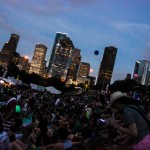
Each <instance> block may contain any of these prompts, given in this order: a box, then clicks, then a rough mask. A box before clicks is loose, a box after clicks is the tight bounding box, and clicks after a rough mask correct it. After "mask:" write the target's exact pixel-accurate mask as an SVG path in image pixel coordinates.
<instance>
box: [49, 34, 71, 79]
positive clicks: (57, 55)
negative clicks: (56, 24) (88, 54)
mask: <svg viewBox="0 0 150 150" xmlns="http://www.w3.org/2000/svg"><path fill="white" fill-rule="evenodd" d="M73 50H74V45H73V43H72V41H71V39H70V38H69V37H68V36H67V34H66V33H60V32H58V33H56V37H55V41H54V45H53V49H52V54H51V58H50V61H49V66H48V75H49V77H59V78H61V79H62V80H66V78H67V73H68V68H69V67H70V65H71V60H72V52H73Z"/></svg>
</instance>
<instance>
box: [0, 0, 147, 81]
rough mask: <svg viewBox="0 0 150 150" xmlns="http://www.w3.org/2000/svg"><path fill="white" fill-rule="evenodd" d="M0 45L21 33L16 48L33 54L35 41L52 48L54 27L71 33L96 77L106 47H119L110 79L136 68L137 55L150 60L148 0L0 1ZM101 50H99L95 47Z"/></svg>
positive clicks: (50, 50) (92, 74)
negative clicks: (12, 34) (96, 53)
mask: <svg viewBox="0 0 150 150" xmlns="http://www.w3.org/2000/svg"><path fill="white" fill-rule="evenodd" d="M0 9H1V12H0V23H1V27H0V35H1V37H0V49H2V47H3V45H4V43H5V42H6V41H8V40H9V37H10V35H11V33H15V34H18V35H19V36H20V41H19V43H18V48H17V52H19V53H20V54H21V55H28V56H29V58H30V61H31V59H32V57H33V53H34V48H35V45H36V44H37V43H41V44H44V45H46V46H47V47H48V50H47V54H46V58H47V61H48V62H49V58H50V55H51V52H52V46H53V43H54V39H55V34H56V32H63V33H67V34H68V36H69V37H70V38H71V40H72V41H73V44H74V46H75V48H79V49H81V56H82V62H87V63H90V66H91V68H92V69H93V70H94V71H93V72H91V74H90V75H91V76H95V77H97V76H98V71H99V67H100V66H99V64H100V61H101V59H102V56H103V53H104V49H105V47H108V46H114V47H116V48H117V49H118V53H117V56H116V62H115V66H114V71H113V77H112V80H117V79H124V78H125V77H126V74H127V73H131V74H132V73H133V70H134V64H135V61H137V60H150V59H149V58H150V44H149V39H150V17H149V14H150V1H149V0H145V1H143V0H136V2H135V1H129V0H126V1H125V2H120V1H119V0H107V1H104V0H102V1H98V0H94V1H89V0H82V1H74V0H72V1H64V0H61V1H60V0H56V1H52V0H50V1H48V2H47V1H46V0H43V1H42V2H41V1H38V0H36V1H35V0H33V1H32V3H30V2H29V1H25V0H22V1H18V0H2V1H1V6H0ZM95 50H98V51H99V55H95V54H94V51H95Z"/></svg>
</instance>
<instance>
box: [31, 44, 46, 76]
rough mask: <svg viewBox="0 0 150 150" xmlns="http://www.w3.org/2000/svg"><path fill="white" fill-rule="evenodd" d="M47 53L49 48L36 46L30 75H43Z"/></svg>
mask: <svg viewBox="0 0 150 150" xmlns="http://www.w3.org/2000/svg"><path fill="white" fill-rule="evenodd" d="M46 52H47V47H46V46H45V45H43V44H36V47H35V50H34V54H33V58H32V61H31V65H30V68H29V73H33V72H34V73H36V74H38V75H42V74H43V70H44V63H45V56H46Z"/></svg>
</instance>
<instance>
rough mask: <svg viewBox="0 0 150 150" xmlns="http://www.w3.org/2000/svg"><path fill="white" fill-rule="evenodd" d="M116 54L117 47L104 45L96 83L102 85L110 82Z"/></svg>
mask: <svg viewBox="0 0 150 150" xmlns="http://www.w3.org/2000/svg"><path fill="white" fill-rule="evenodd" d="M116 54H117V48H115V47H113V46H110V47H105V50H104V54H103V58H102V62H101V64H100V69H99V73H98V78H97V83H96V85H98V86H102V87H104V86H106V85H107V84H110V82H111V78H112V73H113V69H114V64H115V59H116Z"/></svg>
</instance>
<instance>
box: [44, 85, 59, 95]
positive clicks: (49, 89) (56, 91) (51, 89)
mask: <svg viewBox="0 0 150 150" xmlns="http://www.w3.org/2000/svg"><path fill="white" fill-rule="evenodd" d="M45 89H46V90H47V91H49V92H50V93H52V94H60V93H61V91H59V90H57V89H56V88H54V87H53V86H49V87H46V88H45Z"/></svg>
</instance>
